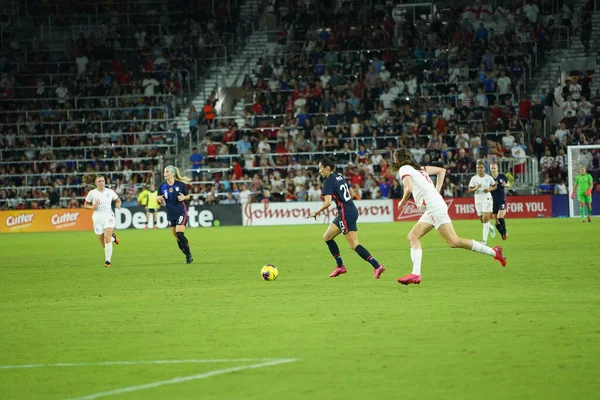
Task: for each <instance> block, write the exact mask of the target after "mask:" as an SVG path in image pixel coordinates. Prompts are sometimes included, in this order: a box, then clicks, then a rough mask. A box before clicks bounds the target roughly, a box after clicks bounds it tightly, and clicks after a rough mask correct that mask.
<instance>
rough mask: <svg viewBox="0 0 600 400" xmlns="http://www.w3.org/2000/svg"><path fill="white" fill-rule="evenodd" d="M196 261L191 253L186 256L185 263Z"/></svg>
mask: <svg viewBox="0 0 600 400" xmlns="http://www.w3.org/2000/svg"><path fill="white" fill-rule="evenodd" d="M193 261H194V257H192V255H191V254H190V255H189V256H185V263H186V264H191V263H192V262H193Z"/></svg>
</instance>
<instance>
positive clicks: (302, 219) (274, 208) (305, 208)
mask: <svg viewBox="0 0 600 400" xmlns="http://www.w3.org/2000/svg"><path fill="white" fill-rule="evenodd" d="M321 204H322V203H319V202H306V203H296V202H289V203H252V204H246V205H245V206H244V212H243V223H244V225H251V226H267V225H301V224H302V225H306V224H314V223H315V222H314V221H313V220H312V219H306V218H307V217H309V216H310V214H312V213H313V212H314V211H316V210H318V209H319V207H320V206H321ZM354 204H356V208H358V215H359V217H358V222H359V223H361V222H392V221H393V217H394V211H393V202H392V200H361V201H356V202H354ZM335 210H336V208H335V205H332V206H331V207H330V208H329V209H327V210H325V211H324V212H323V213H322V214H321V215H319V216H318V217H317V222H318V223H329V222H331V220H332V219H334V218H335V216H336V215H337V214H336V212H335Z"/></svg>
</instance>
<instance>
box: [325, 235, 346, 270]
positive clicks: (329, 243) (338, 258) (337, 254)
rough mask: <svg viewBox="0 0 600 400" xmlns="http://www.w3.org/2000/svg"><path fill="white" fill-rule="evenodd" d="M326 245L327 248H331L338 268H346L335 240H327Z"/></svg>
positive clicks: (330, 250)
mask: <svg viewBox="0 0 600 400" xmlns="http://www.w3.org/2000/svg"><path fill="white" fill-rule="evenodd" d="M325 243H327V247H329V252H330V253H331V255H332V256H333V258H335V262H336V263H337V266H338V267H342V266H344V262H343V261H342V256H340V248H339V247H338V245H337V243H336V242H335V240H327V241H325Z"/></svg>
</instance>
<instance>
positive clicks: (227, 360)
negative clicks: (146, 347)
mask: <svg viewBox="0 0 600 400" xmlns="http://www.w3.org/2000/svg"><path fill="white" fill-rule="evenodd" d="M281 360H290V359H288V358H285V359H284V358H224V359H218V358H216V359H211V358H209V359H190V360H148V361H144V360H140V361H99V362H79V363H52V364H15V365H0V369H21V368H47V367H101V366H105V365H149V364H204V363H207V364H208V363H236V362H264V361H281ZM294 361H295V359H294Z"/></svg>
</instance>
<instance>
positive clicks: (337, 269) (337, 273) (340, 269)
mask: <svg viewBox="0 0 600 400" xmlns="http://www.w3.org/2000/svg"><path fill="white" fill-rule="evenodd" d="M346 272H348V270H347V269H346V266H345V265H342V266H341V267H335V269H334V270H333V272H332V273H331V274H329V277H330V278H335V277H336V276H340V275H341V274H345V273H346Z"/></svg>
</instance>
